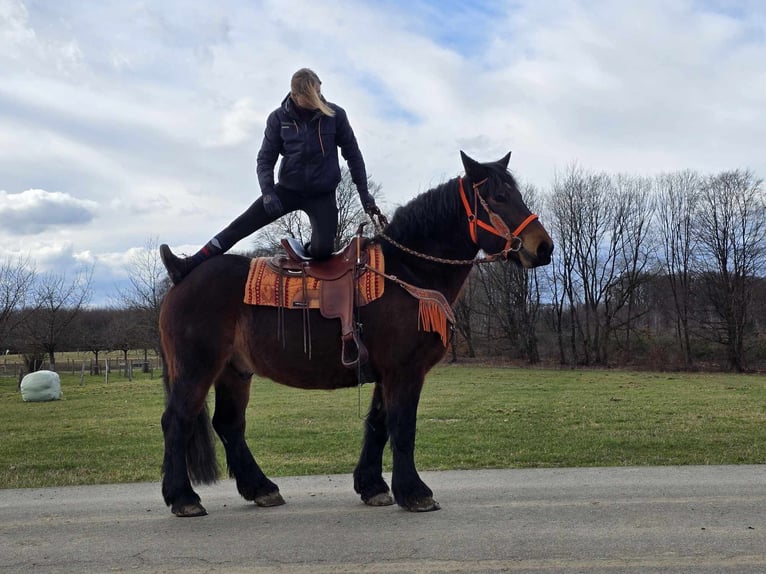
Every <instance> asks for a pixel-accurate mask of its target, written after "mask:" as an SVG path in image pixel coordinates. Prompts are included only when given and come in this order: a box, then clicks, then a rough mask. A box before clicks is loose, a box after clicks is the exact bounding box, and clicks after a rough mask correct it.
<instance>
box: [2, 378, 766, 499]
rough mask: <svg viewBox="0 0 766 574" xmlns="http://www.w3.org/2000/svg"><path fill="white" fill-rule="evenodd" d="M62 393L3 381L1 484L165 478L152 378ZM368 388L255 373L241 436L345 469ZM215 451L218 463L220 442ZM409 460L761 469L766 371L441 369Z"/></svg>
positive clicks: (297, 466)
mask: <svg viewBox="0 0 766 574" xmlns="http://www.w3.org/2000/svg"><path fill="white" fill-rule="evenodd" d="M140 376H141V375H139V377H140ZM147 376H148V375H147ZM62 387H63V390H64V399H63V400H61V401H55V402H50V403H24V402H23V401H22V400H21V395H20V394H19V393H18V392H17V391H16V381H15V379H11V378H0V488H24V487H41V486H59V485H73V484H96V483H112V482H132V481H155V480H159V478H160V465H161V462H162V449H163V445H162V431H161V429H160V416H161V414H162V410H163V402H164V398H163V393H162V384H161V382H160V380H159V379H156V378H155V379H153V380H150V379H148V378H138V379H134V381H133V382H128V381H127V380H120V379H115V378H112V379H110V382H109V383H108V384H106V383H105V382H104V379H103V378H102V377H86V378H85V383H84V385H80V384H79V376H64V377H63V378H62ZM371 391H372V387H371V386H369V385H368V386H365V387H364V388H362V389H361V391H359V390H358V389H348V390H341V391H332V392H326V391H300V390H295V389H290V388H286V387H283V386H280V385H276V384H273V383H271V382H269V381H264V380H259V379H256V380H255V381H254V382H253V388H252V393H251V401H250V406H249V407H248V411H249V412H248V431H247V435H248V442H249V444H250V446H251V448H252V450H253V452H254V454H255V456H256V458H257V459H258V461H259V463H260V464H261V466H262V468H263V469H264V471H265V472H266V474H267V475H269V476H284V475H300V474H322V473H349V472H351V471H352V470H353V468H354V466H355V464H356V459H357V457H358V454H359V447H360V443H361V438H362V425H363V423H362V420H361V417H362V416H363V413H364V411H365V410H366V407H367V404H368V402H369V397H370V394H371ZM218 454H219V458H220V459H221V461H223V457H222V455H223V449H222V448H220V445H219V448H218ZM416 462H417V464H418V468H419V469H420V470H439V469H473V468H512V467H517V468H518V467H571V466H614V465H668V464H745V463H764V462H766V376H762V375H731V374H686V373H644V372H625V371H590V370H578V371H569V370H543V369H520V368H498V367H481V366H447V365H444V366H439V367H437V368H436V369H434V370H433V371H432V372H431V374H430V375H429V377H428V379H427V382H426V386H425V389H424V392H423V396H422V398H421V402H420V410H419V415H418V435H417V446H416ZM385 467H386V469H387V470H390V453H388V451H387V453H386V458H385Z"/></svg>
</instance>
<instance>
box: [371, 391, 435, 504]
mask: <svg viewBox="0 0 766 574" xmlns="http://www.w3.org/2000/svg"><path fill="white" fill-rule="evenodd" d="M422 387H423V377H419V378H415V377H413V378H411V379H407V380H400V381H395V382H394V381H391V382H390V383H384V386H383V393H384V399H385V402H386V410H387V423H388V433H389V436H390V438H391V451H392V453H393V462H394V468H393V475H392V479H391V487H392V490H393V492H394V499H395V500H396V503H397V504H398V505H399V506H401V507H403V508H406V509H407V510H410V511H412V512H428V511H431V510H439V508H440V507H439V503H438V502H436V501H435V500H434V499H433V491H432V490H431V489H430V488H428V486H427V485H426V483H425V482H423V481H422V480H421V478H420V475H418V471H417V469H416V468H415V426H416V422H417V412H418V402H419V401H420V391H421V389H422Z"/></svg>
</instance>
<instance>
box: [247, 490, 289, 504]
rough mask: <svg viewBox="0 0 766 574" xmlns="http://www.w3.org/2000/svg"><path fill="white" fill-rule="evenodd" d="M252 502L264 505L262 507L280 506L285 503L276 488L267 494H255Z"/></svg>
mask: <svg viewBox="0 0 766 574" xmlns="http://www.w3.org/2000/svg"><path fill="white" fill-rule="evenodd" d="M253 502H255V504H256V505H258V506H264V507H269V506H282V505H283V504H284V503H285V499H284V498H282V495H281V494H279V491H278V490H276V491H274V492H270V493H268V494H263V495H261V496H256V497H255V500H254V501H253Z"/></svg>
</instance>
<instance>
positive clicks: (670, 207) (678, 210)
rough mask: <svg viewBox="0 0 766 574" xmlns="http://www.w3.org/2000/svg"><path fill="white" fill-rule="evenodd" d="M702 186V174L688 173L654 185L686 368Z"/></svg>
mask: <svg viewBox="0 0 766 574" xmlns="http://www.w3.org/2000/svg"><path fill="white" fill-rule="evenodd" d="M701 185H702V178H701V177H700V176H699V174H698V173H696V172H693V171H688V170H687V171H679V172H674V173H668V174H664V175H661V176H659V177H658V178H657V180H656V182H655V201H656V209H657V213H658V217H657V225H656V227H657V230H658V234H659V239H660V240H659V242H658V243H659V248H660V261H661V263H662V265H663V267H664V272H665V276H666V279H667V281H668V283H669V285H670V292H671V294H672V297H673V308H672V309H673V313H674V315H675V320H674V322H675V336H676V339H677V340H678V343H679V346H680V349H681V354H682V356H683V360H684V363H685V366H686V368H687V369H688V368H691V367H692V364H693V358H692V350H691V328H692V304H691V302H692V291H693V284H694V269H695V258H696V255H697V237H698V234H697V233H695V230H694V225H695V217H694V214H695V212H696V210H697V203H698V201H699V197H700V195H699V194H700V187H701Z"/></svg>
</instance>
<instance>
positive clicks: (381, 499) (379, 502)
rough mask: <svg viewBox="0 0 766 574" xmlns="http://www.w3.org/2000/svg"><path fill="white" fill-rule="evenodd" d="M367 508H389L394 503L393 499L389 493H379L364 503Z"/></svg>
mask: <svg viewBox="0 0 766 574" xmlns="http://www.w3.org/2000/svg"><path fill="white" fill-rule="evenodd" d="M364 503H365V504H366V505H367V506H391V505H392V504H393V503H394V497H393V496H391V493H390V492H379V493H378V494H376V495H375V496H371V497H370V498H368V499H367V500H365V501H364Z"/></svg>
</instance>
